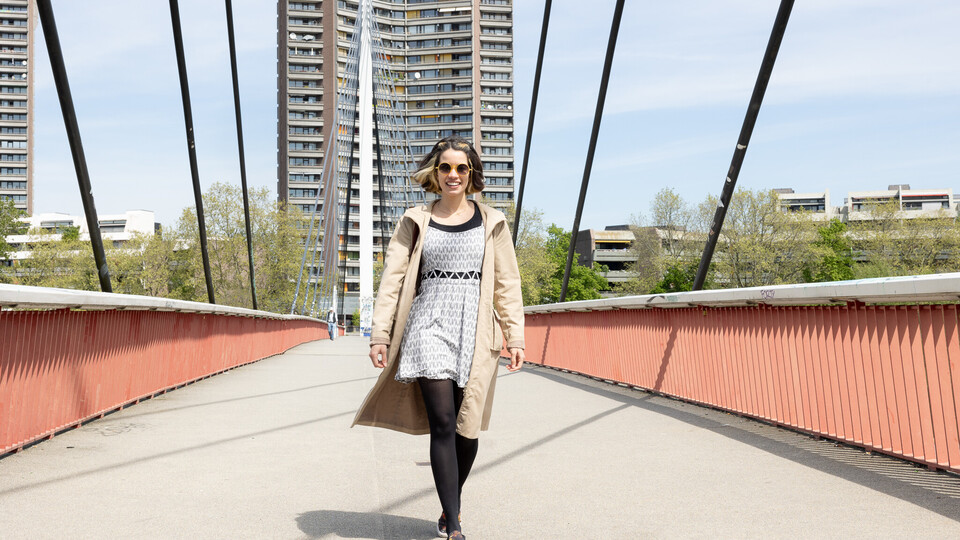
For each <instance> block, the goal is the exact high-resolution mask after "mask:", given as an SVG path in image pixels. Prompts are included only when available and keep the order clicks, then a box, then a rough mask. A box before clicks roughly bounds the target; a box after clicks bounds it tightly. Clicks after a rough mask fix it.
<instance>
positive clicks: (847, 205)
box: [774, 184, 960, 222]
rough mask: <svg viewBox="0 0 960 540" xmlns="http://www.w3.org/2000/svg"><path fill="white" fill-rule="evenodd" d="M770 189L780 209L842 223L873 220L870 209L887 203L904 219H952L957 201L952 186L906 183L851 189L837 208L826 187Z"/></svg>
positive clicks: (958, 198)
mask: <svg viewBox="0 0 960 540" xmlns="http://www.w3.org/2000/svg"><path fill="white" fill-rule="evenodd" d="M774 191H775V192H776V193H777V196H778V197H779V198H780V208H781V209H782V210H783V211H785V212H799V211H806V212H810V215H811V216H812V217H813V218H814V219H816V220H824V221H826V220H830V219H834V218H838V219H840V220H841V221H843V222H851V221H868V220H871V219H873V217H872V213H871V209H872V208H875V207H876V206H877V205H882V204H887V203H891V202H892V203H895V204H896V205H897V207H898V210H899V211H900V212H901V214H900V215H899V217H901V218H904V219H911V218H921V217H927V218H938V217H951V218H956V217H957V215H958V214H957V209H958V203H960V197H958V196H956V195H954V194H953V190H952V189H949V188H946V189H911V188H910V184H894V185H890V186H887V189H885V190H876V191H851V192H849V193H848V194H847V197H846V198H845V199H844V200H843V206H840V207H836V206H832V205H831V204H830V190H824V191H822V192H807V193H795V192H794V191H793V189H791V188H779V189H775V190H774Z"/></svg>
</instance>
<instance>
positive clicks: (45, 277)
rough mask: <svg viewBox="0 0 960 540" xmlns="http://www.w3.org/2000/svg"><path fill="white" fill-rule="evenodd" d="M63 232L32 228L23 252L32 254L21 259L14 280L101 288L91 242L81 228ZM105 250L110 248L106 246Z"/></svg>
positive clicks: (38, 285)
mask: <svg viewBox="0 0 960 540" xmlns="http://www.w3.org/2000/svg"><path fill="white" fill-rule="evenodd" d="M61 231H62V232H60V233H55V232H53V231H49V230H45V229H31V230H30V231H28V232H27V236H28V241H27V245H26V246H25V248H26V249H24V251H28V252H29V253H30V257H28V258H26V259H23V260H21V261H19V263H18V264H17V266H16V267H15V270H14V283H17V284H19V285H31V286H35V287H56V288H61V289H75V290H85V291H96V290H100V280H99V278H97V268H96V263H95V262H94V259H93V250H92V248H91V247H90V242H89V241H81V240H80V238H79V228H77V227H66V228H64V229H62V230H61ZM105 249H108V247H107V246H105Z"/></svg>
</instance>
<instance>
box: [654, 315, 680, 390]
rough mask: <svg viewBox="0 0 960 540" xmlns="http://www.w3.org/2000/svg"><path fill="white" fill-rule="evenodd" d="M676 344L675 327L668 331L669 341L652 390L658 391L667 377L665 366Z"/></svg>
mask: <svg viewBox="0 0 960 540" xmlns="http://www.w3.org/2000/svg"><path fill="white" fill-rule="evenodd" d="M676 342H677V327H676V325H674V326H673V329H672V330H670V339H668V340H667V347H666V349H664V351H663V359H662V360H661V361H660V371H659V372H657V382H655V383H653V389H654V390H656V391H658V392H659V391H660V388H661V387H662V386H663V379H664V378H665V377H666V376H667V366H668V365H669V364H670V357H672V356H673V346H674V344H676Z"/></svg>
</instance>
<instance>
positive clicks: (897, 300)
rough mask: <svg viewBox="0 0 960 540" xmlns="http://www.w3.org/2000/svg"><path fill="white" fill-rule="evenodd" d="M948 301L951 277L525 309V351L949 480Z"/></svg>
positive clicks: (953, 337) (959, 465) (952, 409)
mask: <svg viewBox="0 0 960 540" xmlns="http://www.w3.org/2000/svg"><path fill="white" fill-rule="evenodd" d="M958 300H960V273H954V274H939V275H931V276H913V277H905V278H884V279H871V280H858V281H849V282H835V283H824V284H804V285H785V286H775V287H762V288H750V289H733V290H718V291H697V292H689V293H678V294H669V295H650V296H634V297H625V298H615V299H609V300H591V301H583V302H567V303H564V304H551V305H544V306H530V307H528V308H526V310H525V311H526V343H527V350H526V357H527V360H528V361H531V362H535V363H540V364H544V365H548V366H552V367H556V368H561V369H567V370H570V371H575V372H579V373H584V374H588V375H592V376H595V377H600V378H603V379H608V380H612V381H618V382H622V383H626V384H630V385H633V386H637V387H640V388H644V389H647V390H651V391H655V392H659V393H663V394H666V395H670V396H673V397H676V398H679V399H683V400H688V401H691V402H694V403H698V404H702V405H707V406H710V407H716V408H719V409H723V410H727V411H730V412H733V413H737V414H741V415H745V416H751V417H754V418H757V419H762V420H765V421H768V422H772V423H775V424H779V425H782V426H787V427H790V428H793V429H797V430H800V431H804V432H807V433H810V434H814V435H817V436H822V437H827V438H831V439H835V440H838V441H843V442H846V443H849V444H853V445H858V446H862V447H864V448H866V449H868V450H875V451H881V452H885V453H888V454H893V455H896V456H899V457H902V458H905V459H909V460H913V461H917V462H920V463H924V464H926V465H928V466H930V467H933V468H942V469H947V470H950V471H953V472H960V436H958V434H960V426H958V419H960V328H958V326H960V324H958V321H960V319H958V317H960V310H958V305H957V301H958ZM931 302H941V303H937V304H932V303H931Z"/></svg>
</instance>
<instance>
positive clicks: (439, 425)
mask: <svg viewBox="0 0 960 540" xmlns="http://www.w3.org/2000/svg"><path fill="white" fill-rule="evenodd" d="M417 382H418V383H420V391H421V393H422V394H423V401H424V403H425V404H426V405H427V419H428V420H429V422H430V467H431V468H432V469H433V481H434V482H435V483H436V484H437V495H439V496H440V506H441V507H442V508H443V513H444V514H446V515H447V533H448V534H449V533H451V532H453V531H459V530H460V517H459V516H460V494H461V493H462V492H463V483H464V482H466V480H467V475H469V474H470V469H471V467H473V460H474V459H475V458H476V457H477V447H478V446H479V443H478V441H477V439H468V438H466V437H462V436H460V435H459V434H458V433H457V414H458V413H459V411H460V404H461V403H463V388H460V387H459V386H457V383H455V382H454V381H451V380H449V379H444V380H435V379H424V378H420V379H417Z"/></svg>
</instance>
